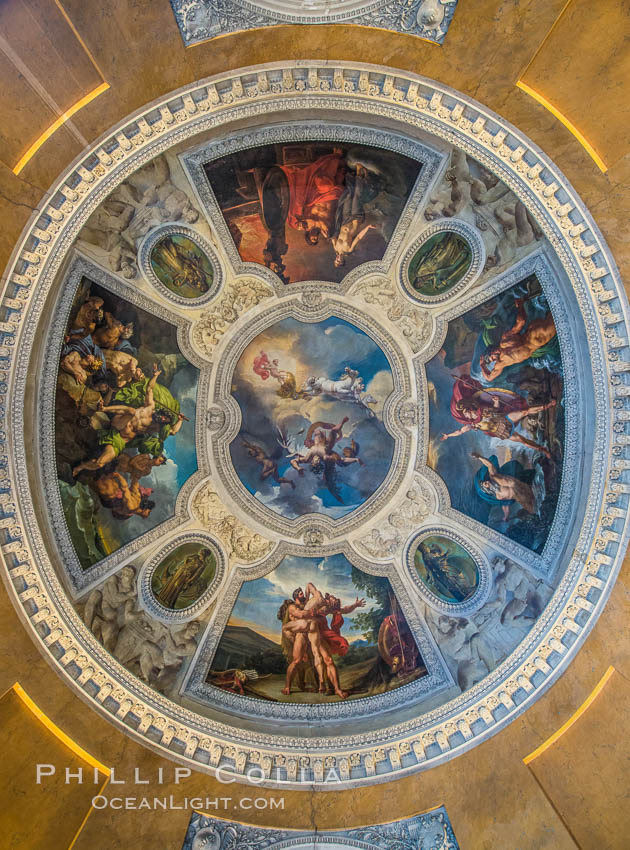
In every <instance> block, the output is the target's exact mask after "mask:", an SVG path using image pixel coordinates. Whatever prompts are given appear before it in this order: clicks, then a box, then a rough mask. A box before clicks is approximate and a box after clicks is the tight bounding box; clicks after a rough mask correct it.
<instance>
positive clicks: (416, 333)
mask: <svg viewBox="0 0 630 850" xmlns="http://www.w3.org/2000/svg"><path fill="white" fill-rule="evenodd" d="M351 294H352V295H353V296H355V297H359V298H361V299H362V300H363V301H364V302H365V303H366V304H369V305H373V306H375V307H380V308H383V309H384V310H385V315H386V316H387V318H388V319H389V321H390V322H392V323H393V324H394V325H396V327H397V328H398V330H399V332H400V334H401V335H402V337H403V339H405V340H406V341H407V342H408V344H409V347H410V348H411V350H412V351H413V352H414V353H415V352H416V351H419V350H420V349H421V348H423V347H424V345H425V344H426V343H427V342H428V341H429V339H430V338H431V330H432V322H431V317H430V315H429V313H428V312H427V311H426V310H423V309H422V308H420V307H417V306H414V305H413V304H410V303H409V302H407V301H406V300H405V299H403V298H401V296H400V295H399V294H398V292H397V290H396V287H395V286H394V284H393V283H392V282H391V281H390V280H388V279H387V278H385V277H369V278H367V279H366V280H362V281H360V282H359V283H358V284H357V285H356V286H355V287H354V288H353V290H352V292H351Z"/></svg>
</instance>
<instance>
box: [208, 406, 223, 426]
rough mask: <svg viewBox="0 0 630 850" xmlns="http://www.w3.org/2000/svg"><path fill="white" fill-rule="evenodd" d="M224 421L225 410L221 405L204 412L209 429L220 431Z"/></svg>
mask: <svg viewBox="0 0 630 850" xmlns="http://www.w3.org/2000/svg"><path fill="white" fill-rule="evenodd" d="M224 422H225V411H224V410H223V408H221V407H211V408H210V409H209V410H208V411H207V412H206V425H207V426H208V430H209V431H220V430H221V428H222V427H223V424H224Z"/></svg>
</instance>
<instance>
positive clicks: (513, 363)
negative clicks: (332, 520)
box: [426, 275, 565, 553]
mask: <svg viewBox="0 0 630 850" xmlns="http://www.w3.org/2000/svg"><path fill="white" fill-rule="evenodd" d="M426 371H427V380H428V382H429V397H430V443H429V450H428V456H427V462H428V464H429V466H431V467H432V468H433V469H434V470H435V471H436V472H437V473H438V475H440V476H441V478H442V479H443V480H444V482H445V484H446V486H447V489H448V492H449V496H450V499H451V504H452V506H453V507H454V508H455V509H456V510H459V511H461V512H462V513H464V514H467V515H468V516H470V517H472V518H473V519H476V520H478V521H479V522H482V523H484V524H485V525H488V526H489V527H490V528H493V529H495V530H496V531H499V532H501V533H502V534H506V535H507V536H508V537H510V538H512V539H513V540H515V541H517V542H518V543H520V544H521V545H523V546H526V547H527V548H529V549H532V550H533V551H535V552H538V553H540V552H542V550H543V548H544V545H545V542H546V540H547V536H548V533H549V529H550V527H551V524H552V522H553V518H554V515H555V510H556V505H557V502H558V495H559V491H560V483H561V477H562V457H563V451H564V437H565V426H564V394H563V386H564V383H563V376H564V372H563V365H562V358H561V354H560V344H559V340H558V335H557V331H556V325H555V322H554V318H553V315H552V313H551V310H550V308H549V304H548V302H547V299H546V297H545V295H544V293H543V291H542V289H541V286H540V283H539V282H538V280H537V278H536V276H535V275H532V276H530V277H528V278H527V279H525V280H523V281H522V282H521V283H519V284H517V285H516V286H513V287H511V288H510V289H508V290H506V291H505V292H503V293H501V294H499V295H496V296H495V297H494V298H492V299H490V300H489V301H487V302H485V303H484V304H481V305H480V306H478V307H475V308H474V309H473V310H471V311H469V312H468V313H466V314H464V315H463V316H461V317H460V318H458V319H455V320H454V321H452V322H450V324H449V328H448V332H447V335H446V339H445V341H444V345H443V348H442V350H441V351H440V352H439V353H438V354H437V355H436V356H435V357H434V358H433V359H432V360H431V361H430V362H429V363H427V366H426Z"/></svg>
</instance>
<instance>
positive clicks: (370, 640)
mask: <svg viewBox="0 0 630 850" xmlns="http://www.w3.org/2000/svg"><path fill="white" fill-rule="evenodd" d="M361 594H362V595H361ZM274 623H276V624H277V625H276V626H274V625H273V624H274ZM423 675H426V668H425V666H424V663H423V661H422V657H421V655H420V651H419V649H418V646H417V644H416V641H415V639H414V637H413V635H412V634H411V631H410V630H409V626H408V624H407V621H406V619H405V616H404V614H403V613H402V611H401V609H400V605H399V603H398V600H397V599H396V596H395V594H394V592H393V590H392V587H391V585H390V583H389V581H388V580H387V579H386V578H381V577H377V576H371V575H368V574H367V573H365V572H363V571H362V570H359V569H357V568H356V567H354V566H352V564H350V563H349V561H348V560H347V559H346V558H345V556H343V555H331V556H328V557H327V558H324V559H323V560H320V559H317V558H302V557H298V556H288V557H286V558H284V559H283V561H282V562H281V563H280V564H279V565H278V566H277V567H276V568H275V569H274V570H273V571H272V572H271V573H269V574H268V575H266V576H265V577H263V578H259V579H255V580H254V581H249V582H244V583H243V586H242V587H241V590H240V592H239V595H238V598H237V600H236V603H235V605H234V608H233V609H232V611H231V613H230V618H229V621H228V624H227V625H226V627H225V630H224V632H223V635H222V637H221V640H220V641H219V644H218V646H217V649H216V652H215V655H214V658H213V661H212V664H211V668H210V671H209V673H208V677H207V681H208V682H209V683H210V684H212V685H214V686H215V687H218V688H221V689H223V690H228V691H231V692H234V693H237V694H239V695H241V696H246V697H247V696H249V697H257V698H258V699H265V700H272V701H280V702H298V703H321V702H329V701H335V700H342V699H343V700H345V699H352V698H357V697H365V696H369V695H371V694H378V693H384V692H385V691H389V690H392V689H394V688H397V687H400V686H401V685H404V684H407V683H409V682H412V681H414V680H415V679H417V678H418V677H420V676H423Z"/></svg>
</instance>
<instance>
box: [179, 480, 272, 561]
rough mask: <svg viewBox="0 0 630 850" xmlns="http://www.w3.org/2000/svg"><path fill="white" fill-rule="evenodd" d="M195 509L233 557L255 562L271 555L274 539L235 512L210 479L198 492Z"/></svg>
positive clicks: (194, 511)
mask: <svg viewBox="0 0 630 850" xmlns="http://www.w3.org/2000/svg"><path fill="white" fill-rule="evenodd" d="M192 512H193V515H194V516H195V517H196V519H198V520H199V522H200V523H201V524H202V525H203V527H204V528H206V529H208V531H211V532H213V534H216V536H217V537H218V538H219V540H220V541H221V542H222V543H223V545H224V546H225V547H226V549H227V551H228V554H229V556H230V560H231V561H240V562H241V563H243V564H252V563H254V561H259V560H260V559H261V558H263V557H264V556H265V555H268V554H269V552H270V551H271V550H272V548H273V545H274V544H273V543H272V542H271V541H270V540H266V539H265V538H264V537H262V535H260V534H257V533H255V532H253V531H250V530H249V529H248V528H247V527H246V526H245V525H244V524H243V523H242V522H241V521H240V520H238V519H237V518H236V517H235V516H234V515H233V514H231V513H230V512H229V511H228V510H227V509H226V508H225V506H224V505H223V503H222V502H221V499H220V498H219V496H218V495H217V493H216V492H215V491H214V490H213V489H212V487H211V485H210V484H209V483H207V484H204V485H203V487H202V488H201V489H200V490H199V491H198V492H197V493H195V495H194V497H193V501H192Z"/></svg>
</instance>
